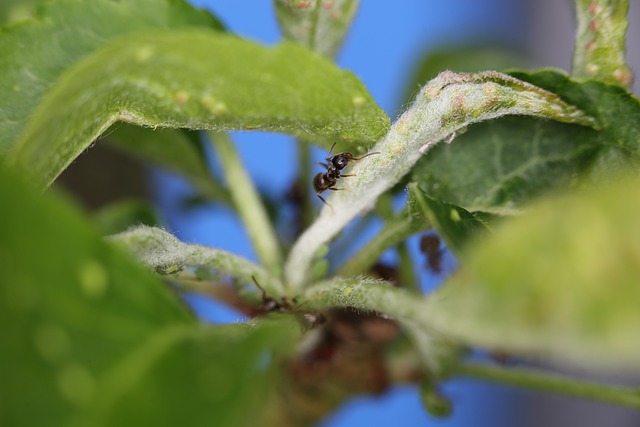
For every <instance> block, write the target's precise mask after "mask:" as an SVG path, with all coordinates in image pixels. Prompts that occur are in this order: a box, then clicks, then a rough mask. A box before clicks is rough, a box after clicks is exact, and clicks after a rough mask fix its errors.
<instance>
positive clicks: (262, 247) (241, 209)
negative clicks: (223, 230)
mask: <svg viewBox="0 0 640 427" xmlns="http://www.w3.org/2000/svg"><path fill="white" fill-rule="evenodd" d="M209 137H210V139H211V142H212V145H213V147H214V149H215V150H216V152H217V153H218V156H219V158H220V163H221V165H222V169H223V171H224V175H225V179H226V181H227V187H228V188H229V192H230V193H231V199H232V200H233V204H234V205H235V207H236V209H237V211H238V214H239V215H240V218H242V222H244V225H245V226H246V227H247V232H248V234H249V238H250V239H251V242H253V246H254V248H255V250H256V254H257V255H258V258H259V259H260V261H262V263H263V264H264V266H265V267H266V268H267V269H268V270H269V271H271V273H272V274H276V275H279V273H280V272H281V266H282V254H281V251H280V245H279V243H278V238H277V236H276V233H275V230H274V229H273V227H272V226H271V222H270V221H269V216H268V215H267V211H266V209H265V208H264V205H263V204H262V201H261V200H260V196H259V195H258V192H257V191H256V189H255V187H254V186H253V183H252V182H251V178H250V177H249V175H248V173H247V171H246V169H245V168H244V166H243V164H242V161H241V160H240V157H239V156H238V153H237V152H236V150H235V147H234V145H233V142H232V141H231V139H230V138H229V136H228V135H227V134H226V133H213V132H211V133H209Z"/></svg>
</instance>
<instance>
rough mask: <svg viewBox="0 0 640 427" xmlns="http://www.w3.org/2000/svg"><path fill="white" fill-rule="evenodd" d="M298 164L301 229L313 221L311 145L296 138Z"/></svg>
mask: <svg viewBox="0 0 640 427" xmlns="http://www.w3.org/2000/svg"><path fill="white" fill-rule="evenodd" d="M297 148H298V165H299V168H300V172H299V173H298V187H299V189H300V194H301V200H300V219H301V220H302V223H301V224H300V225H301V227H302V230H304V229H306V228H307V227H308V226H309V224H311V223H312V222H313V217H314V215H313V205H312V204H311V192H310V191H309V189H310V188H311V181H312V176H311V175H312V173H311V145H310V144H309V143H308V142H305V141H302V140H300V139H298V141H297Z"/></svg>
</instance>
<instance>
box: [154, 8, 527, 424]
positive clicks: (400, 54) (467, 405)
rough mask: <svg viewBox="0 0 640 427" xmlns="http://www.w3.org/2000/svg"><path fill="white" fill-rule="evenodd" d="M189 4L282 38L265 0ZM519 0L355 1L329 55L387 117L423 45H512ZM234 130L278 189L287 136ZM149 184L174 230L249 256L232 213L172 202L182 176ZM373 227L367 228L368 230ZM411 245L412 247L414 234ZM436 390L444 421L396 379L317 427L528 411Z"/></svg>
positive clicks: (520, 17) (462, 391) (479, 387)
mask: <svg viewBox="0 0 640 427" xmlns="http://www.w3.org/2000/svg"><path fill="white" fill-rule="evenodd" d="M191 3H192V4H194V5H196V6H199V7H206V8H208V9H210V10H211V11H213V12H214V13H215V14H216V15H217V16H218V17H219V18H220V19H222V21H223V22H224V23H225V24H226V25H227V27H228V28H229V29H230V30H231V31H232V32H235V33H237V34H239V35H241V36H243V37H245V38H248V39H251V40H254V41H256V42H259V43H263V44H274V43H277V42H278V41H279V40H280V33H279V30H278V25H277V22H276V18H275V14H274V12H273V6H272V1H271V0H251V1H222V0H191ZM523 3H524V2H514V1H511V0H483V1H477V0H457V1H451V2H444V1H424V0H422V1H420V0H400V1H395V2H388V1H363V2H362V3H361V6H360V11H359V13H358V15H357V17H356V20H355V22H354V25H353V28H352V30H351V32H350V33H349V35H348V38H347V40H346V43H345V45H344V48H343V49H342V51H341V52H340V54H339V56H338V59H337V62H338V64H339V66H340V67H342V68H345V69H349V70H351V71H352V72H353V73H355V74H356V75H357V76H358V77H359V78H360V79H361V80H362V81H363V82H364V84H365V85H366V86H367V87H368V88H369V91H370V92H371V94H372V95H373V97H374V98H375V99H376V100H377V102H378V104H379V105H380V106H381V107H382V108H383V109H384V110H385V111H386V112H387V114H388V115H389V116H390V117H391V119H392V120H394V119H395V118H396V117H398V115H399V114H400V113H401V112H402V110H403V106H402V103H403V102H404V100H403V98H402V97H403V94H404V91H405V90H406V85H407V83H406V82H407V81H408V80H409V79H410V78H411V76H412V74H413V71H414V68H415V65H416V64H417V62H418V61H419V60H421V59H422V58H423V57H424V55H425V54H426V53H427V52H428V51H429V50H431V49H434V48H439V47H443V46H446V45H449V44H462V43H465V42H466V41H471V42H475V41H478V40H508V41H509V43H510V45H517V44H518V42H519V41H522V40H524V39H525V38H526V20H525V19H524V16H525V12H524V10H523ZM390 5H392V6H390ZM233 136H234V139H235V141H236V144H237V147H238V150H239V152H240V155H241V157H242V159H243V161H244V162H245V164H246V165H247V167H248V169H249V171H250V174H251V176H252V178H253V179H254V181H255V182H256V183H257V185H258V186H259V187H260V188H266V189H267V190H268V191H269V192H270V193H271V194H274V195H275V194H283V193H284V192H285V191H286V188H287V187H288V185H289V183H290V181H291V180H292V179H293V178H294V177H295V176H296V164H295V161H296V160H295V159H296V157H295V151H294V145H293V140H292V139H291V138H290V137H287V136H283V135H272V134H265V133H246V132H244V133H243V132H238V133H235V134H234V135H233ZM316 154H317V157H318V158H322V157H324V156H325V155H326V153H325V152H324V151H323V150H319V149H318V150H317V152H316ZM157 183H158V187H159V188H161V189H162V190H161V191H158V197H159V198H160V202H161V205H162V206H163V209H164V213H165V216H166V217H167V219H168V223H169V228H170V229H171V231H172V232H174V233H176V234H177V236H178V237H179V238H181V239H182V240H185V241H188V242H194V243H200V244H205V245H208V246H213V247H217V248H222V249H226V250H228V251H231V252H234V253H237V254H240V255H242V256H245V257H246V258H249V259H252V260H256V257H255V254H254V253H253V251H252V250H251V247H250V244H249V240H248V238H247V235H246V233H245V232H244V230H243V228H242V224H241V223H240V221H239V220H238V219H237V218H236V217H234V216H233V215H232V214H231V213H230V212H228V211H226V210H223V209H216V208H201V209H195V210H192V211H189V212H188V213H185V212H182V211H180V209H179V207H178V204H177V203H176V201H177V200H178V197H177V196H179V195H181V194H182V195H183V194H185V192H188V189H187V188H186V186H185V184H184V183H182V182H181V181H180V180H178V179H176V178H174V177H171V176H168V175H161V174H159V175H158V176H157ZM265 183H268V185H267V184H265ZM373 233H375V227H374V228H372V229H371V231H370V234H373ZM412 250H413V251H414V252H417V243H416V242H415V239H414V241H413V242H412ZM446 263H447V265H448V266H449V267H450V268H451V267H452V265H453V263H454V261H453V260H452V259H447V260H446ZM422 279H423V285H424V286H425V287H428V286H429V285H428V283H431V282H432V281H433V277H426V276H425V277H423V278H422ZM188 299H189V302H190V303H191V304H192V306H193V307H194V309H196V311H197V312H198V313H199V314H200V315H201V316H202V317H203V318H204V319H206V320H210V321H236V320H238V319H239V317H238V315H237V314H235V313H233V312H230V311H228V310H224V309H223V308H221V307H220V306H219V305H218V304H216V303H214V302H212V301H210V300H205V299H202V298H199V297H196V296H189V297H188ZM444 391H445V393H446V394H447V395H448V396H449V397H450V398H451V399H452V400H453V401H454V402H455V409H454V414H453V416H452V417H450V418H448V419H446V420H437V419H435V418H433V417H431V416H430V415H428V414H427V413H426V412H425V411H424V409H423V408H422V406H421V404H420V401H419V397H418V394H417V392H416V390H415V388H414V387H399V388H396V389H394V390H393V391H392V392H391V393H389V394H388V395H385V396H383V397H361V398H356V399H353V400H352V401H351V402H349V403H348V404H346V405H345V406H344V407H343V408H342V409H341V410H339V411H338V412H336V413H335V414H333V415H332V416H331V417H329V418H328V419H327V420H325V421H324V422H323V423H322V425H323V426H326V427H336V426H350V425H367V426H369V427H376V426H387V425H403V426H418V425H420V426H428V425H442V426H471V425H486V426H498V425H518V424H521V422H520V421H522V419H523V417H525V418H526V413H527V408H526V407H524V406H523V405H524V403H522V402H523V400H521V399H518V396H519V395H520V394H526V393H527V392H519V391H515V392H514V391H512V390H509V389H506V388H503V387H499V386H492V385H488V384H483V383H478V382H473V381H463V380H454V381H451V382H449V383H448V384H446V386H445V389H444ZM506 408H508V410H507V409H506Z"/></svg>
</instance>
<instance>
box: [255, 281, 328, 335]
mask: <svg viewBox="0 0 640 427" xmlns="http://www.w3.org/2000/svg"><path fill="white" fill-rule="evenodd" d="M251 278H252V279H253V283H255V284H256V287H257V288H258V289H260V292H262V306H261V307H260V310H261V313H260V314H266V313H273V312H274V311H276V312H280V313H286V312H292V311H295V310H298V309H300V307H302V306H303V305H304V304H306V303H307V302H309V301H305V302H303V303H301V304H298V301H297V300H296V298H295V297H293V298H287V297H282V298H281V299H280V301H278V300H277V299H275V298H273V297H270V296H269V295H268V294H267V291H266V290H265V289H264V288H263V287H262V286H260V283H258V281H257V280H256V278H255V277H254V276H251ZM302 317H303V319H304V321H305V322H306V324H307V326H308V327H310V328H315V327H317V326H321V325H323V324H324V323H325V322H326V320H327V319H326V318H325V316H324V315H323V314H322V313H317V314H313V313H304V314H303V315H302Z"/></svg>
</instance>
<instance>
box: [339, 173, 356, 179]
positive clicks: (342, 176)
mask: <svg viewBox="0 0 640 427" xmlns="http://www.w3.org/2000/svg"><path fill="white" fill-rule="evenodd" d="M349 176H358V175H357V174H355V173H350V174H348V175H340V178H347V177H349Z"/></svg>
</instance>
